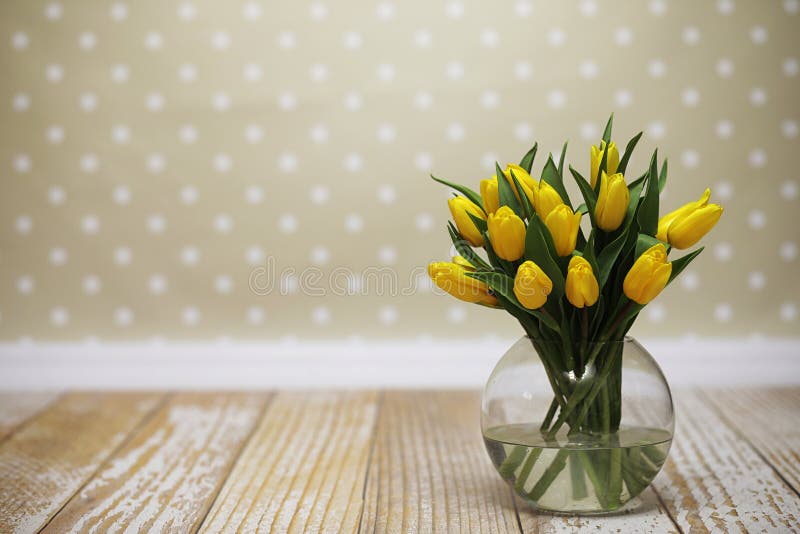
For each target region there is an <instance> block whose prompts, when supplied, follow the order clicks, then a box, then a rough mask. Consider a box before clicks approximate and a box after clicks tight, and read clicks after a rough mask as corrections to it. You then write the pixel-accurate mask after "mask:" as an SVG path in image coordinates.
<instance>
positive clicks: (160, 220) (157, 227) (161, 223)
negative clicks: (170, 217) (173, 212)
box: [147, 213, 167, 234]
mask: <svg viewBox="0 0 800 534" xmlns="http://www.w3.org/2000/svg"><path fill="white" fill-rule="evenodd" d="M166 228H167V219H166V218H165V217H164V216H163V215H161V214H158V213H154V214H152V215H148V216H147V230H148V231H149V232H150V233H151V234H161V233H163V232H164V230H165V229H166Z"/></svg>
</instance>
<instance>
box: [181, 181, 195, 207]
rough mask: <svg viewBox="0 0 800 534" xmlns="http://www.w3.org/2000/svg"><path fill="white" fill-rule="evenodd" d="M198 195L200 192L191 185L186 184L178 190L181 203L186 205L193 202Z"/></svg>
mask: <svg viewBox="0 0 800 534" xmlns="http://www.w3.org/2000/svg"><path fill="white" fill-rule="evenodd" d="M199 196H200V193H199V192H198V191H197V188H196V187H195V186H193V185H186V186H184V187H182V188H181V190H180V199H181V203H183V204H186V205H187V206H189V205H192V204H195V203H196V202H197V199H198V197H199Z"/></svg>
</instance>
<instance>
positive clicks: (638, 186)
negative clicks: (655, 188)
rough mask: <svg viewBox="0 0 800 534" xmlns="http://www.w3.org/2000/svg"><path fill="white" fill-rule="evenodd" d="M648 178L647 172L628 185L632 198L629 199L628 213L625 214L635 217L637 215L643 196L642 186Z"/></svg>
mask: <svg viewBox="0 0 800 534" xmlns="http://www.w3.org/2000/svg"><path fill="white" fill-rule="evenodd" d="M646 178H647V173H644V174H643V175H641V176H640V177H639V178H637V179H636V180H634V181H633V182H631V183H630V184H629V185H628V193H629V194H630V200H629V201H628V213H627V214H626V215H625V217H633V216H634V215H635V213H636V208H637V207H638V206H639V200H640V199H641V197H642V188H643V187H644V181H645V179H646Z"/></svg>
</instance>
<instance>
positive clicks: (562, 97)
mask: <svg viewBox="0 0 800 534" xmlns="http://www.w3.org/2000/svg"><path fill="white" fill-rule="evenodd" d="M566 104H567V95H566V93H564V91H562V90H560V89H553V90H552V91H550V92H549V93H547V105H548V106H550V107H551V108H553V109H561V108H563V107H564V106H565V105H566Z"/></svg>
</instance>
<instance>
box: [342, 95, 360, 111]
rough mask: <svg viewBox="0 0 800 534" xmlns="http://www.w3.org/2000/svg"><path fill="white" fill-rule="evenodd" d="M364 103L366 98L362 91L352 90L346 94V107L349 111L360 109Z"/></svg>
mask: <svg viewBox="0 0 800 534" xmlns="http://www.w3.org/2000/svg"><path fill="white" fill-rule="evenodd" d="M363 105H364V98H363V97H362V96H361V94H360V93H357V92H355V91H350V92H348V93H347V94H346V95H344V107H345V109H347V110H348V111H358V110H359V109H361V108H362V107H363Z"/></svg>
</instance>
